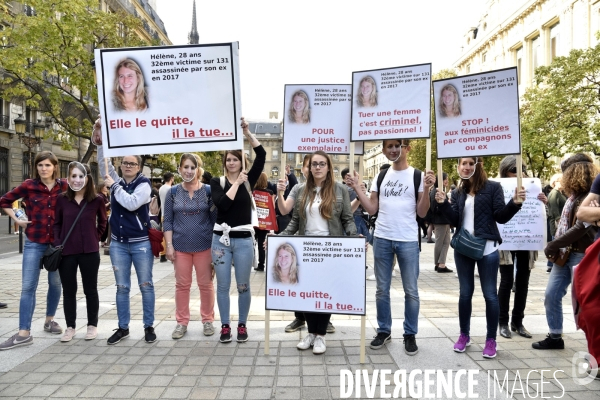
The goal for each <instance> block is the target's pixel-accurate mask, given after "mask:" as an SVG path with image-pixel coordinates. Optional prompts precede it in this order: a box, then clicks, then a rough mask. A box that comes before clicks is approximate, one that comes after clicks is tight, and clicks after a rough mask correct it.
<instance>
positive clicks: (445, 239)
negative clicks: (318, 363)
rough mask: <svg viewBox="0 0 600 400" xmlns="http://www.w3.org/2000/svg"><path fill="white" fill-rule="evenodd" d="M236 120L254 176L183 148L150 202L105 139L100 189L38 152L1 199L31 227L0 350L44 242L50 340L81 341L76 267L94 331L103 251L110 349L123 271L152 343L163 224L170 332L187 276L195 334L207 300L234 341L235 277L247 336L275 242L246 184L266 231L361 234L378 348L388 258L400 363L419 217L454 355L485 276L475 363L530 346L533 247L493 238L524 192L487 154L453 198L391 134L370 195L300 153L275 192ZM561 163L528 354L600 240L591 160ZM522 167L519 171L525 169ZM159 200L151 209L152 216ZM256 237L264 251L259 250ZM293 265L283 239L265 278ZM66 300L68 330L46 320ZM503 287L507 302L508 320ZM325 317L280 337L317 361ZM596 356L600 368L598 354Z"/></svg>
mask: <svg viewBox="0 0 600 400" xmlns="http://www.w3.org/2000/svg"><path fill="white" fill-rule="evenodd" d="M365 82H366V83H368V81H365ZM448 91H450V89H448ZM367 92H368V91H367ZM369 93H370V92H369ZM448 104H451V102H450V101H448ZM299 110H300V108H299ZM241 127H242V130H243V134H244V136H245V137H246V139H247V140H248V141H249V143H250V145H251V146H252V148H253V151H254V153H255V158H254V162H253V164H252V166H251V167H250V168H248V164H247V160H246V156H245V154H244V153H243V152H241V151H235V150H229V151H226V152H225V154H224V157H223V164H222V167H223V171H224V175H223V176H221V177H211V176H210V174H207V173H206V172H205V171H204V170H203V168H202V166H203V163H202V160H201V158H200V157H199V156H197V155H194V154H189V153H185V154H183V155H182V156H181V158H180V160H179V164H178V170H177V174H178V175H179V176H180V178H181V180H182V182H181V183H180V184H177V185H175V184H174V174H173V173H170V172H167V173H165V175H164V185H163V186H162V187H161V188H160V191H156V193H155V194H154V195H153V188H152V185H151V182H150V180H149V179H148V178H147V177H145V176H144V175H143V174H142V173H141V166H142V160H141V159H140V157H139V156H136V155H130V156H125V157H123V159H122V162H121V165H120V169H121V174H118V173H117V171H116V169H115V168H114V167H113V165H112V163H111V161H110V159H105V158H104V156H103V152H102V147H101V146H99V147H98V160H99V167H100V170H101V171H106V175H105V176H104V180H103V183H101V184H98V185H97V186H96V185H95V183H94V181H93V179H92V176H91V172H90V168H89V166H87V165H85V164H81V163H79V162H73V163H71V164H70V165H69V168H68V176H67V177H66V178H65V179H59V178H58V159H57V158H56V156H55V155H54V154H52V153H51V152H48V151H42V152H40V153H38V154H37V156H36V158H35V161H34V165H35V167H36V169H35V172H36V176H35V178H34V179H30V180H26V181H25V182H23V183H22V184H21V185H20V186H18V187H16V188H14V189H13V190H11V191H9V192H7V193H6V194H5V195H4V196H2V198H1V199H0V206H1V207H2V208H3V209H4V210H5V212H6V213H7V214H8V215H9V216H10V217H11V218H12V219H13V221H14V223H15V224H16V225H18V226H19V227H21V228H23V229H24V230H25V234H26V237H25V246H24V254H23V269H22V291H21V300H20V308H19V330H18V332H16V333H15V334H14V335H13V336H12V337H10V338H9V339H8V340H6V341H5V342H4V343H2V344H0V350H8V349H11V348H14V347H18V346H24V345H30V344H32V343H33V336H32V335H31V324H32V318H33V313H34V310H35V304H36V290H37V287H38V283H39V278H40V274H41V269H40V262H39V260H40V258H41V257H42V255H43V254H44V252H45V251H46V249H47V248H48V247H49V246H50V245H52V246H62V249H63V258H62V260H61V263H60V267H59V268H58V271H55V272H48V273H47V277H48V291H47V301H46V319H45V323H44V327H43V328H44V330H45V331H47V332H49V333H53V334H62V335H63V336H62V337H61V341H65V342H67V341H70V340H72V339H73V337H74V336H75V335H76V327H77V325H76V319H77V315H76V314H77V313H76V310H77V301H76V295H77V269H79V271H80V274H81V281H82V283H83V291H84V294H85V298H86V308H87V331H86V334H85V339H86V340H92V339H94V338H96V336H97V326H98V313H99V299H98V288H97V286H98V270H99V265H100V254H99V250H100V247H101V246H102V247H104V246H108V247H109V248H110V259H111V264H112V269H113V272H114V278H115V283H116V307H117V315H118V325H117V327H116V329H115V332H114V333H113V334H112V335H111V336H110V337H109V338H108V340H107V343H108V344H110V345H114V344H117V343H119V342H120V341H121V340H123V339H125V338H127V337H128V336H129V334H130V332H129V323H130V319H131V315H130V290H131V268H132V266H133V268H134V270H135V273H136V277H137V283H138V287H139V290H140V293H141V296H142V309H143V326H144V340H145V341H146V342H148V343H152V342H154V341H155V340H156V334H155V332H154V310H155V292H154V283H153V265H154V258H155V257H158V256H159V253H158V250H156V248H157V247H156V243H154V242H155V241H156V239H155V238H154V236H153V235H154V233H153V232H152V231H153V230H154V229H153V228H152V227H153V226H155V225H156V226H162V231H163V234H164V248H163V253H162V257H161V261H171V262H172V263H173V265H174V271H175V308H176V320H177V325H176V327H175V329H174V331H173V333H172V338H173V339H180V338H182V337H183V336H184V335H185V334H186V332H187V329H188V324H189V321H190V319H191V312H190V307H189V303H190V290H191V286H192V277H193V273H194V270H195V273H196V282H197V285H198V288H199V293H200V310H199V312H200V317H201V320H202V324H203V334H204V335H206V336H211V335H213V334H214V333H215V328H214V326H213V323H214V317H215V312H214V304H215V298H216V303H217V307H218V309H219V315H220V325H221V329H220V338H219V340H220V342H222V343H228V342H231V341H232V340H233V335H232V320H231V312H230V309H231V304H230V288H231V284H232V282H231V281H232V272H233V276H234V278H235V287H236V288H237V301H238V308H237V334H236V340H237V341H238V342H245V341H247V340H248V338H249V333H248V328H247V321H248V314H249V310H250V303H251V300H252V293H251V287H250V276H251V272H252V269H253V267H254V269H255V270H256V271H258V272H260V271H264V269H265V251H264V249H263V243H264V242H265V237H266V235H267V234H268V233H269V230H268V229H264V228H262V229H261V228H259V226H263V227H264V225H259V223H258V220H257V219H258V214H259V213H257V210H256V208H257V204H256V202H255V194H256V191H259V192H260V194H261V196H262V197H261V199H263V200H264V199H267V200H265V201H263V202H262V203H261V204H266V206H265V207H267V208H268V209H269V210H271V211H272V212H274V213H275V214H276V219H275V218H273V220H272V221H271V223H272V224H273V225H272V226H274V227H275V229H273V230H272V231H271V232H272V233H273V234H280V235H295V234H298V235H308V236H343V235H346V236H359V235H361V236H364V237H365V238H367V239H368V242H369V243H371V244H372V250H371V251H372V252H373V259H374V270H375V274H374V278H375V281H376V295H375V305H376V313H377V325H378V327H377V334H376V336H375V337H374V338H373V340H372V341H371V343H370V347H371V348H373V349H379V348H381V347H383V346H384V345H385V344H386V343H389V342H391V340H392V336H391V332H392V307H393V306H394V305H393V304H392V301H391V297H390V288H391V283H392V276H393V271H394V265H395V264H396V263H397V265H398V267H399V269H400V276H401V281H402V288H403V291H404V321H403V342H404V349H405V352H406V353H407V354H408V355H415V354H417V353H418V350H419V348H418V345H417V335H418V332H419V318H418V316H419V307H420V298H419V288H418V280H419V272H420V264H419V252H420V246H421V238H420V236H421V229H420V226H419V220H420V219H424V218H427V220H428V221H429V222H430V225H431V230H432V231H434V233H435V239H436V240H435V249H434V258H435V261H434V262H435V265H434V269H435V271H437V272H438V273H445V272H453V270H452V269H450V268H449V267H448V264H447V262H446V260H447V253H448V251H449V247H450V245H452V247H453V248H454V261H455V270H456V275H457V277H458V283H459V297H458V314H459V320H458V328H459V330H460V335H459V337H458V338H457V340H456V342H455V344H454V351H456V352H458V353H462V352H464V351H465V350H466V347H467V346H469V345H470V344H471V333H472V332H471V324H470V321H471V315H472V298H473V294H474V291H475V278H479V281H480V283H481V290H482V292H483V297H484V299H485V317H486V333H485V335H486V339H485V343H482V347H483V354H482V355H483V357H484V358H494V357H496V355H497V351H498V350H497V345H496V336H497V333H499V334H500V335H501V336H503V337H505V338H511V337H512V334H513V333H515V334H518V335H520V336H523V337H526V338H532V335H531V334H530V333H529V331H528V330H527V329H526V328H525V326H524V318H525V314H526V304H527V292H528V287H529V278H530V274H531V269H532V268H533V267H534V265H535V261H536V260H537V259H538V254H537V252H535V251H529V250H516V251H504V250H500V249H499V245H500V244H501V243H502V236H501V234H500V232H499V230H498V224H505V223H507V222H509V221H510V220H511V219H512V218H513V217H514V216H515V215H516V214H517V212H519V210H520V209H521V207H522V205H523V203H524V201H525V200H526V191H525V189H523V188H515V190H514V193H513V194H512V198H511V199H510V200H509V201H508V202H505V199H504V192H503V189H502V186H501V184H500V183H498V182H496V181H492V180H489V179H488V177H487V175H486V172H485V169H484V168H483V165H484V159H483V158H482V157H463V158H460V159H459V160H458V165H457V172H458V175H459V178H460V179H459V182H458V184H457V186H456V188H455V189H454V190H451V191H449V190H448V183H449V182H448V175H447V174H446V173H444V174H443V181H442V182H437V179H436V177H435V175H434V172H433V171H425V172H422V171H419V170H418V169H415V168H414V167H412V166H410V165H409V162H408V154H409V152H410V150H411V145H410V141H409V140H396V139H388V140H384V141H383V150H382V151H383V155H384V156H385V157H386V158H387V159H388V160H389V162H390V164H388V165H387V167H386V168H382V170H381V171H380V173H379V175H378V176H377V177H376V178H375V179H374V180H373V182H372V183H371V187H370V190H367V188H366V187H365V185H364V184H362V182H361V179H360V177H359V176H358V173H357V172H353V173H352V172H351V171H350V170H348V169H345V170H343V171H342V176H341V177H342V178H343V183H337V182H336V180H335V176H334V169H333V166H332V160H331V157H330V156H329V155H328V154H327V153H324V152H322V151H317V152H315V153H312V154H309V155H306V156H305V158H304V160H303V167H302V174H303V176H304V178H305V179H304V180H305V183H302V184H298V182H297V179H296V178H295V176H294V173H293V172H292V171H290V170H289V169H286V173H285V176H284V177H283V179H280V180H279V182H278V184H277V185H273V184H271V183H269V182H268V180H267V179H266V178H267V177H266V175H265V174H264V173H263V172H262V170H263V168H264V164H265V158H266V152H265V150H264V149H263V147H262V146H261V144H260V143H259V141H258V140H257V139H256V137H255V136H254V135H252V134H251V133H250V131H249V129H248V124H247V123H246V122H245V121H244V120H243V119H242V123H241ZM99 130H100V121H99V120H98V121H97V122H96V125H95V126H94V135H95V141H96V142H97V143H99V142H100V138H99ZM517 168H518V167H517V160H516V157H515V156H507V157H505V158H504V159H503V160H502V161H501V162H500V167H499V171H498V176H499V177H501V178H511V177H515V176H517ZM561 169H562V175H558V176H554V177H553V178H552V180H551V185H550V186H549V187H548V190H547V191H546V192H545V193H544V192H542V193H539V194H538V195H537V198H536V200H535V201H539V202H541V203H543V204H544V205H545V207H546V210H547V215H548V219H547V221H548V226H547V230H548V244H547V246H546V248H545V249H544V252H545V255H546V257H547V259H548V260H549V265H548V272H549V279H548V285H547V287H546V293H545V298H544V305H545V308H546V318H547V322H548V331H549V333H548V336H547V337H546V338H545V339H544V340H541V341H538V342H533V343H532V347H533V349H538V350H547V349H563V348H564V341H563V338H562V333H563V311H562V298H563V297H564V296H565V295H566V293H567V287H568V286H569V285H570V284H571V280H572V270H573V268H574V267H575V266H576V265H577V264H578V263H579V262H580V261H581V259H582V258H583V256H584V253H585V251H586V249H587V248H588V247H590V246H591V245H592V244H593V243H594V241H595V240H596V238H597V237H598V235H599V233H598V229H597V225H598V221H599V220H600V176H599V175H598V168H597V167H596V166H595V165H594V164H593V160H592V159H590V158H589V157H588V156H586V155H584V154H575V155H573V156H571V157H569V158H568V159H566V160H565V161H564V162H563V163H562V164H561ZM522 173H523V175H524V176H526V174H527V169H526V168H525V166H523V171H522ZM369 192H370V193H369ZM153 198H156V201H157V202H158V206H157V207H156V208H157V209H155V210H153V208H154V206H152V204H153V200H152V199H153ZM19 199H22V201H23V204H25V211H26V215H27V218H28V219H27V220H24V219H21V218H18V217H17V216H16V215H15V212H14V210H13V204H14V202H15V201H17V200H19ZM109 213H110V218H108V217H107V216H108V214H109ZM261 214H264V213H261ZM367 214H368V215H371V216H375V215H376V221H375V223H374V227H373V229H369V225H371V224H372V220H369V218H365V215H367ZM398 216H402V218H398ZM269 226H271V225H269ZM70 231H73V234H72V235H70V234H69V233H68V232H70ZM430 238H431V236H430ZM159 241H160V239H159ZM255 242H259V245H258V246H255ZM158 247H160V246H158ZM294 257H295V252H294V251H292V250H291V249H289V248H286V247H285V246H283V247H282V246H280V248H278V249H277V263H276V264H277V265H276V266H275V267H274V272H273V273H274V277H275V279H276V280H277V282H287V283H290V284H296V283H297V282H298V274H297V270H296V269H295V268H292V267H295V266H296V261H297V260H295V258H294ZM255 260H256V261H255ZM499 274H500V282H498V275H499ZM215 278H216V290H215V285H214V283H213V281H214V279H215ZM61 291H62V295H63V310H64V317H65V322H66V329H64V331H63V328H62V327H60V326H59V324H58V323H57V322H56V321H55V315H56V310H57V307H58V304H59V301H60V297H61ZM511 291H512V292H514V305H513V308H512V312H510V313H509V311H510V297H511ZM509 314H510V315H509ZM330 318H331V314H327V313H312V312H300V311H298V312H296V313H295V318H294V320H293V321H292V322H290V323H289V325H287V326H286V328H285V331H286V332H295V331H297V330H299V329H302V328H303V327H304V326H305V325H307V328H308V329H307V331H308V334H307V335H306V337H305V338H304V339H303V340H302V341H301V342H300V343H298V345H297V347H298V349H300V350H307V349H310V348H312V351H313V353H315V354H322V353H324V352H325V351H326V340H325V337H326V335H327V334H331V333H334V332H335V327H334V326H333V325H332V323H331V321H330ZM586 334H587V339H588V342H589V343H590V342H594V343H595V342H597V341H598V340H599V338H598V332H597V330H596V331H591V332H586ZM590 349H592V346H591V345H590ZM592 355H594V356H595V357H596V358H597V359H600V354H592Z"/></svg>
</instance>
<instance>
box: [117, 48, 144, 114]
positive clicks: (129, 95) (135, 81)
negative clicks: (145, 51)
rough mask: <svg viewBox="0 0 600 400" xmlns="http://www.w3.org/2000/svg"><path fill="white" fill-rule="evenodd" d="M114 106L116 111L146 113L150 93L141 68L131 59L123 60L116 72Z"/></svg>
mask: <svg viewBox="0 0 600 400" xmlns="http://www.w3.org/2000/svg"><path fill="white" fill-rule="evenodd" d="M113 105H114V106H115V110H116V111H145V110H146V109H148V93H146V85H145V83H144V75H143V74H142V69H141V68H140V66H139V65H138V64H137V63H136V62H135V61H133V60H132V59H130V58H126V59H124V60H121V62H119V64H117V67H116V70H115V82H114V85H113Z"/></svg>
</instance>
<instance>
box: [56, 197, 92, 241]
mask: <svg viewBox="0 0 600 400" xmlns="http://www.w3.org/2000/svg"><path fill="white" fill-rule="evenodd" d="M86 206H87V201H86V202H85V203H83V207H81V210H79V214H77V218H75V221H73V225H71V229H69V232H68V233H67V236H65V239H64V240H63V242H62V244H61V245H60V246H61V247H63V246H64V245H65V243H67V239H69V236H71V232H73V228H75V224H76V223H77V221H79V217H81V213H82V212H83V210H84V209H85V207H86Z"/></svg>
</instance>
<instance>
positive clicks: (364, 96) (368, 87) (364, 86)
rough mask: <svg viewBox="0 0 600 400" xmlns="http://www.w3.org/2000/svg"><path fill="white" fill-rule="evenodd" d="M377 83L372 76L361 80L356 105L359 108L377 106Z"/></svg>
mask: <svg viewBox="0 0 600 400" xmlns="http://www.w3.org/2000/svg"><path fill="white" fill-rule="evenodd" d="M377 104H378V103H377V83H376V82H375V79H373V77H372V76H370V75H367V76H365V77H363V78H362V79H361V80H360V83H359V85H358V91H357V93H356V105H357V106H358V107H376V106H377Z"/></svg>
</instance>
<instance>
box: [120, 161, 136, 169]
mask: <svg viewBox="0 0 600 400" xmlns="http://www.w3.org/2000/svg"><path fill="white" fill-rule="evenodd" d="M121 165H122V166H124V167H125V168H131V167H137V166H138V165H139V164H138V163H136V162H129V161H123V162H122V163H121Z"/></svg>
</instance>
